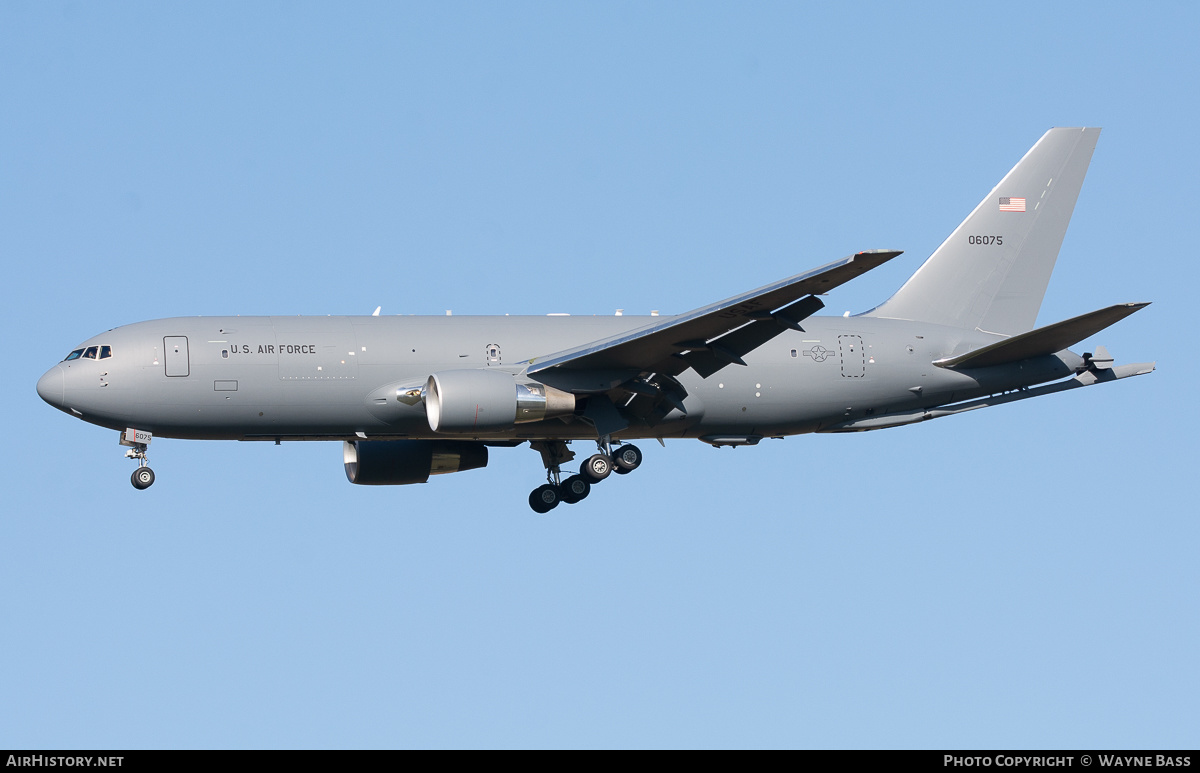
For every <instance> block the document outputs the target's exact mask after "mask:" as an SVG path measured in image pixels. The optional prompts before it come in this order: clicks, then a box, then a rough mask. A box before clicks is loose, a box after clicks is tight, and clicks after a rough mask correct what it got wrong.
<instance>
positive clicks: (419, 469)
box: [342, 440, 488, 486]
mask: <svg viewBox="0 0 1200 773" xmlns="http://www.w3.org/2000/svg"><path fill="white" fill-rule="evenodd" d="M342 461H343V463H344V464H345V465H346V478H347V479H348V480H349V481H350V482H351V483H357V484H359V485H363V486H400V485H404V484H406V483H424V482H425V481H427V480H429V476H430V475H442V474H445V473H448V472H462V471H463V470H475V469H478V468H480V467H487V463H488V450H487V446H485V445H483V444H482V443H470V442H464V441H457V440H355V441H346V442H343V443H342Z"/></svg>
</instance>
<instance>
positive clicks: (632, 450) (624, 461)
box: [613, 446, 642, 475]
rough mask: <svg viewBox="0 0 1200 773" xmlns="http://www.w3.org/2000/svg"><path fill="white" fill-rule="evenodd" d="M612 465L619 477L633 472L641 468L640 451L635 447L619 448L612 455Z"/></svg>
mask: <svg viewBox="0 0 1200 773" xmlns="http://www.w3.org/2000/svg"><path fill="white" fill-rule="evenodd" d="M613 464H614V465H615V466H616V468H617V472H618V473H619V474H621V475H624V474H626V473H630V472H633V471H634V470H636V469H637V468H638V467H641V466H642V450H641V449H640V448H638V447H637V446H621V447H620V448H618V449H617V452H616V453H615V454H613Z"/></svg>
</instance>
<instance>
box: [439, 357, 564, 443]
mask: <svg viewBox="0 0 1200 773" xmlns="http://www.w3.org/2000/svg"><path fill="white" fill-rule="evenodd" d="M574 411H575V395H573V394H571V393H570V392H564V391H562V390H561V389H555V388H554V387H549V386H546V385H545V384H539V383H537V382H519V381H517V379H516V377H515V376H513V375H512V374H511V373H506V372H504V371H502V370H447V371H442V372H441V373H434V374H433V375H432V376H430V377H429V380H428V381H427V382H426V383H425V416H426V418H428V419H429V428H430V429H432V430H433V431H434V432H445V433H447V434H475V433H484V432H497V431H500V430H505V429H508V428H509V427H512V426H514V425H516V424H525V423H526V422H531V421H541V420H542V419H553V418H556V417H558V416H570V415H571V414H572V413H574Z"/></svg>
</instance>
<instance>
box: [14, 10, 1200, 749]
mask: <svg viewBox="0 0 1200 773" xmlns="http://www.w3.org/2000/svg"><path fill="white" fill-rule="evenodd" d="M1197 30H1200V10H1197V6H1196V5H1195V4H1194V3H1154V4H1150V5H1146V6H1137V7H1135V6H1133V5H1130V4H1128V3H1105V2H1100V3H1096V2H1089V3H1026V2H1011V3H993V4H988V5H984V4H962V3H946V4H939V3H922V4H915V5H914V4H912V3H903V4H895V5H877V4H833V3H820V4H818V3H798V2H795V3H792V2H789V3H766V2H759V3H752V4H744V3H742V4H736V5H735V4H714V3H696V2H685V3H647V2H632V3H617V2H605V3H561V2H550V3H520V2H504V3H492V2H488V3H480V4H463V3H436V4H429V3H421V4H416V3H390V2H389V3H379V4H370V3H368V4H364V3H349V4H347V3H337V4H333V3H312V2H257V3H249V4H247V3H218V2H206V3H193V4H180V3H157V2H147V3H141V4H131V3H89V2H12V1H11V0H9V1H6V2H3V3H0V260H2V262H3V267H4V274H5V280H4V281H3V282H2V283H0V288H2V289H0V292H2V293H3V296H2V300H3V303H2V309H3V315H4V317H3V320H4V328H5V331H6V335H5V343H6V346H5V349H6V357H5V363H6V366H5V370H6V378H4V379H3V381H2V382H0V389H2V390H3V402H2V404H3V406H4V409H3V410H4V417H5V422H4V428H5V432H6V435H7V442H6V443H5V444H4V446H3V450H2V451H0V453H2V454H3V460H2V461H3V464H2V465H0V468H2V469H3V476H4V477H3V481H4V487H3V494H4V496H3V500H2V501H3V502H4V505H3V513H2V515H0V747H13V746H16V747H34V748H56V747H258V746H268V747H345V746H371V747H376V746H378V747H410V746H418V747H424V746H503V747H507V746H587V747H592V746H596V747H609V746H789V747H791V746H796V747H909V746H915V747H1078V748H1084V749H1087V748H1110V747H1129V748H1138V747H1190V748H1195V747H1196V745H1197V742H1198V741H1200V729H1198V728H1200V659H1198V658H1197V652H1200V603H1198V600H1197V596H1198V593H1200V569H1198V568H1197V552H1198V551H1197V548H1198V546H1200V514H1198V512H1197V511H1198V510H1200V508H1198V507H1197V505H1196V496H1195V493H1194V486H1195V484H1196V479H1197V472H1196V467H1197V464H1196V463H1197V459H1198V454H1197V451H1196V432H1197V429H1198V427H1197V423H1198V422H1197V408H1196V405H1195V392H1196V384H1197V379H1198V377H1200V373H1198V368H1197V362H1196V357H1195V354H1194V352H1193V351H1192V350H1193V348H1194V346H1195V341H1194V338H1195V335H1196V318H1197V308H1196V304H1195V300H1194V297H1195V290H1196V283H1197V279H1198V277H1197V271H1196V269H1195V264H1196V251H1195V248H1194V246H1193V245H1194V244H1195V242H1196V236H1197V234H1196V232H1197V228H1198V227H1197V220H1198V217H1197V212H1200V196H1198V194H1197V183H1196V181H1197V178H1198V174H1200V165H1198V163H1197V161H1198V158H1200V155H1198V150H1197V149H1198V147H1200V143H1198V142H1197V139H1196V127H1197V125H1200V121H1198V118H1200V110H1198V107H1200V98H1198V97H1197V83H1198V82H1200V58H1198V54H1197V51H1198V50H1200V46H1198V45H1197ZM1074 125H1092V126H1102V127H1104V132H1103V134H1102V135H1101V137H1100V142H1099V145H1098V147H1097V149H1096V153H1095V156H1094V158H1093V161H1092V166H1091V171H1090V174H1089V176H1088V179H1087V181H1086V182H1085V184H1084V188H1083V192H1082V195H1081V196H1080V199H1079V202H1078V206H1077V208H1076V212H1075V217H1074V219H1073V222H1072V226H1071V230H1070V231H1069V232H1068V234H1067V238H1066V241H1065V243H1064V245H1063V250H1062V253H1061V255H1060V259H1059V263H1058V268H1057V270H1056V273H1055V276H1054V278H1053V280H1052V282H1051V284H1050V290H1049V293H1048V295H1047V297H1046V301H1045V304H1044V305H1043V307H1042V312H1041V316H1040V318H1039V322H1040V323H1041V324H1047V323H1050V322H1055V321H1058V320H1061V319H1065V318H1067V317H1070V316H1073V315H1076V314H1080V313H1083V312H1086V311H1090V310H1092V309H1096V308H1100V307H1102V306H1107V305H1109V304H1112V303H1118V302H1131V301H1153V302H1154V305H1152V306H1150V307H1149V308H1148V309H1146V310H1144V311H1142V312H1140V313H1138V314H1136V315H1135V316H1133V317H1131V318H1129V319H1128V320H1125V321H1124V322H1122V323H1120V324H1118V325H1117V326H1116V327H1114V328H1111V329H1110V330H1107V331H1105V332H1103V333H1102V334H1100V335H1099V336H1097V337H1096V338H1095V339H1094V340H1090V341H1088V342H1085V345H1083V346H1080V347H1078V350H1083V349H1085V348H1086V349H1090V348H1091V347H1094V346H1095V345H1097V344H1105V345H1107V346H1108V348H1109V350H1110V351H1111V352H1112V353H1113V354H1114V356H1115V357H1116V358H1117V359H1118V360H1119V361H1123V362H1138V361H1146V360H1157V362H1158V371H1157V372H1156V373H1154V374H1152V375H1150V376H1145V377H1140V378H1136V379H1130V380H1127V381H1122V382H1120V383H1117V384H1114V385H1110V386H1104V387H1100V388H1096V389H1088V390H1083V391H1078V392H1073V393H1070V394H1067V395H1055V396H1051V397H1046V398H1042V399H1039V400H1032V401H1028V402H1023V403H1018V404H1016V405H1010V406H1005V407H1000V408H995V409H992V410H987V411H981V412H975V413H972V414H969V415H965V416H959V417H954V418H949V419H944V420H940V421H935V422H929V423H925V424H921V425H917V426H910V427H904V428H900V429H893V430H888V431H884V432H872V433H864V434H855V435H839V436H823V435H821V436H803V437H796V438H790V439H788V440H785V441H778V440H775V441H766V442H764V443H762V444H761V445H759V446H758V447H756V448H745V449H736V450H731V449H721V450H716V449H713V448H710V447H708V446H706V445H703V444H701V443H699V442H697V441H675V442H670V441H668V443H667V447H666V448H665V449H664V448H662V447H660V446H659V445H658V444H657V443H655V442H653V441H651V442H645V443H641V444H640V445H641V447H642V448H643V450H644V451H645V455H646V461H645V464H644V465H643V467H642V468H641V469H639V470H638V471H637V472H636V473H635V474H633V475H630V476H627V477H622V478H621V479H615V480H613V481H609V482H606V483H604V484H602V485H601V486H598V487H597V488H596V489H595V490H594V492H593V494H592V496H591V497H590V498H589V499H588V500H587V501H586V502H584V503H582V504H580V505H577V506H573V507H566V506H564V507H560V508H559V509H557V510H555V511H553V512H552V513H550V514H548V515H545V516H537V515H534V514H533V513H532V512H531V511H530V510H529V508H528V506H527V503H526V496H527V494H528V492H529V490H530V489H532V488H533V487H534V486H535V485H537V484H538V483H539V482H541V480H542V479H543V471H542V468H541V465H540V461H539V458H538V456H537V454H536V453H535V452H533V451H531V450H529V449H528V448H527V447H523V448H516V449H509V450H499V451H496V452H494V453H493V454H492V463H491V465H490V466H489V467H488V468H487V469H485V470H477V471H472V472H467V473H462V474H461V475H451V476H442V477H438V478H434V479H433V480H432V481H431V482H430V483H428V484H427V485H423V486H411V487H399V488H374V487H357V486H352V485H350V484H349V483H348V482H347V481H346V479H345V476H344V474H343V471H342V463H341V447H340V444H335V443H309V444H305V443H285V444H284V445H282V446H279V447H276V446H274V445H272V444H268V443H263V444H257V443H236V442H224V443H222V442H193V441H178V440H176V441H172V440H163V439H159V440H156V441H155V442H154V444H153V446H152V448H151V450H152V454H151V460H152V462H153V466H154V469H155V471H156V472H157V474H158V482H157V483H156V484H155V485H154V487H153V488H152V489H150V490H148V491H145V492H138V491H135V490H134V489H133V488H132V487H131V486H130V484H129V474H130V473H131V472H132V470H133V464H132V462H130V461H128V460H126V459H124V458H123V457H122V451H123V449H121V448H120V447H119V446H118V445H117V437H116V433H115V432H112V431H109V430H103V429H100V428H98V427H94V426H91V425H88V424H85V423H83V422H80V421H77V420H75V419H73V418H71V417H69V416H66V415H64V414H62V413H60V412H58V411H55V410H54V409H52V408H51V407H49V406H47V405H45V404H43V403H42V402H41V400H40V399H39V398H38V397H37V394H36V393H35V391H34V385H35V383H36V381H37V379H38V377H39V376H40V375H41V374H42V373H43V372H44V371H45V370H46V369H47V368H48V367H50V366H51V365H52V364H53V363H54V362H56V361H57V360H59V359H61V358H62V357H63V356H64V355H65V354H66V353H67V352H68V351H70V350H71V349H72V348H73V347H74V346H75V345H76V344H77V343H78V342H80V341H82V340H84V339H85V338H88V337H89V336H92V335H94V334H96V333H98V332H101V331H103V330H106V329H108V328H111V327H115V326H117V325H121V324H125V323H130V322H135V321H138V320H143V319H152V318H156V317H167V316H177V315H208V314H359V313H362V314H369V313H370V312H371V311H372V310H373V309H374V308H375V307H376V306H379V305H382V306H383V313H385V314H444V313H445V310H447V309H452V310H453V311H454V313H455V314H503V313H513V314H543V313H549V312H572V313H575V314H612V313H613V311H614V310H615V309H617V308H622V309H625V310H626V312H627V313H647V312H649V311H650V310H651V309H661V310H662V311H663V312H664V313H677V312H682V311H686V310H688V309H691V308H694V307H697V306H700V305H703V304H705V303H708V302H711V301H714V300H717V299H720V298H723V297H726V296H729V295H732V294H734V293H735V292H740V291H743V290H747V289H750V288H753V287H757V286H759V285H762V284H765V283H767V282H770V281H773V280H776V279H779V278H782V277H785V276H788V275H791V274H794V273H797V272H800V271H803V270H806V269H809V268H812V267H815V266H818V265H821V264H823V263H825V262H827V261H830V260H833V259H836V258H840V257H842V256H844V255H847V254H850V253H852V252H856V251H858V250H863V249H877V248H896V249H903V250H906V254H905V255H903V256H901V257H900V258H898V259H896V260H894V261H892V262H891V263H890V264H888V265H887V266H884V267H882V268H880V269H878V270H877V271H874V272H872V273H871V274H869V275H867V276H864V277H862V278H860V279H857V280H855V281H853V282H851V283H850V284H848V285H846V286H843V287H842V288H839V289H838V290H837V291H835V292H834V293H833V294H831V295H830V296H829V297H828V298H827V299H826V302H827V308H828V310H829V311H830V312H831V313H835V314H841V313H842V312H843V311H847V310H848V311H851V312H859V311H863V310H865V309H868V308H870V307H872V306H874V305H875V304H877V303H878V302H880V301H882V300H884V299H885V298H886V297H887V296H888V295H890V294H891V293H892V292H893V291H894V290H895V289H896V288H897V287H899V285H900V284H901V283H902V282H903V281H904V279H905V278H907V276H908V275H909V274H911V273H912V272H913V271H914V270H915V269H916V268H917V267H918V266H919V265H920V263H921V262H922V261H923V260H924V258H925V257H926V256H927V255H928V254H929V253H930V252H931V251H932V250H933V249H934V248H935V247H936V246H937V245H938V244H939V243H940V242H941V241H942V239H944V238H945V237H946V235H947V234H949V233H950V231H951V230H952V229H953V228H954V226H956V225H957V224H958V223H959V222H960V221H961V220H962V218H963V217H965V216H966V214H967V213H968V212H969V211H970V210H971V209H972V208H973V207H974V206H975V204H977V203H978V201H979V200H980V199H981V198H982V197H983V196H984V194H986V193H987V192H988V191H989V190H990V189H991V187H992V186H993V185H994V184H995V183H996V182H997V181H998V180H999V179H1000V178H1001V176H1002V175H1003V174H1004V173H1005V172H1007V171H1008V169H1009V168H1010V167H1011V166H1012V165H1013V164H1014V163H1016V161H1017V160H1018V159H1020V157H1021V156H1022V155H1023V154H1024V153H1025V151H1026V150H1027V149H1028V148H1029V147H1030V146H1031V145H1032V144H1033V143H1034V142H1035V141H1036V140H1037V139H1038V137H1040V136H1041V135H1042V133H1043V132H1045V130H1046V129H1048V128H1050V127H1051V126H1074ZM578 450H583V451H586V448H581V449H578Z"/></svg>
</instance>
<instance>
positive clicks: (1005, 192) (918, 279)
mask: <svg viewBox="0 0 1200 773" xmlns="http://www.w3.org/2000/svg"><path fill="white" fill-rule="evenodd" d="M1099 137H1100V130H1099V129H1088V128H1072V129H1051V130H1050V131H1048V132H1046V133H1045V134H1044V135H1043V136H1042V138H1041V139H1040V140H1038V142H1037V144H1036V145H1034V146H1033V147H1032V148H1031V149H1030V150H1029V152H1028V153H1026V154H1025V157H1024V158H1022V159H1021V160H1020V161H1019V162H1018V163H1017V165H1016V166H1014V167H1013V168H1012V171H1010V172H1009V173H1008V174H1007V175H1005V176H1004V179H1003V180H1001V181H1000V184H999V185H997V186H996V187H995V188H994V189H992V192H991V193H989V194H988V195H987V196H986V197H985V198H984V200H983V201H981V202H980V203H979V206H977V207H975V211H974V212H972V213H971V214H970V215H968V216H967V219H966V220H964V221H963V222H962V224H961V225H959V226H958V228H956V229H954V233H952V234H950V237H949V238H948V239H946V241H944V242H942V246H940V247H938V248H937V250H936V251H935V252H934V253H933V255H931V256H930V257H929V260H927V261H925V263H924V265H922V266H921V268H919V269H918V270H917V273H915V274H913V276H912V278H910V279H909V280H908V281H907V282H905V283H904V286H903V287H901V288H900V290H899V291H897V293H896V294H895V295H893V296H892V297H891V298H889V299H888V300H887V301H885V302H884V303H883V304H882V305H880V306H878V307H876V308H874V309H872V310H871V311H869V312H867V314H866V316H871V317H887V318H892V319H911V320H919V321H922V322H932V323H935V324H939V325H949V326H952V327H960V328H967V329H976V330H980V331H982V332H985V333H994V334H998V335H1004V336H1012V335H1016V334H1018V333H1024V332H1026V331H1028V330H1032V329H1033V326H1034V322H1035V320H1036V319H1037V314H1038V309H1039V308H1041V305H1042V298H1043V297H1044V296H1045V295H1046V285H1047V284H1049V282H1050V273H1051V272H1052V271H1053V270H1054V262H1055V260H1057V259H1058V249H1059V247H1061V246H1062V240H1063V236H1064V234H1066V231H1067V225H1068V224H1069V223H1070V221H1071V213H1072V212H1073V211H1074V210H1075V199H1076V198H1078V197H1079V189H1080V187H1081V186H1082V185H1083V178H1084V175H1086V174H1087V169H1088V164H1089V163H1090V162H1091V160H1092V151H1093V150H1095V148H1096V140H1097V139H1098V138H1099Z"/></svg>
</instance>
